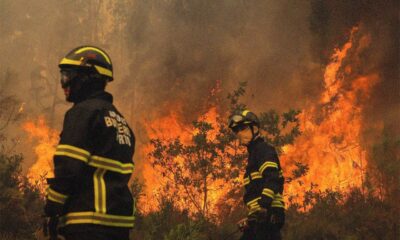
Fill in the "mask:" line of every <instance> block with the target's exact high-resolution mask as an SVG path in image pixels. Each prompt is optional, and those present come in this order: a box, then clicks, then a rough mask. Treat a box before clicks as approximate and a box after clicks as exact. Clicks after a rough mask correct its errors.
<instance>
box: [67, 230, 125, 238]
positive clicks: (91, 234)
mask: <svg viewBox="0 0 400 240" xmlns="http://www.w3.org/2000/svg"><path fill="white" fill-rule="evenodd" d="M64 237H65V240H129V231H128V230H126V231H116V232H96V231H87V232H86V231H85V232H74V233H68V234H65V235H64Z"/></svg>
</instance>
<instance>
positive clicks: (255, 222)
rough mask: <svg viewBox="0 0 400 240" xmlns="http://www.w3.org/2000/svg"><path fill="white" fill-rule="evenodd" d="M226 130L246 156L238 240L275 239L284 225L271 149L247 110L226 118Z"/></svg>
mask: <svg viewBox="0 0 400 240" xmlns="http://www.w3.org/2000/svg"><path fill="white" fill-rule="evenodd" d="M228 124H229V128H231V129H232V131H233V132H234V133H235V134H236V136H237V137H238V139H239V141H240V144H242V145H245V146H246V147H247V150H248V153H249V156H248V160H247V166H246V172H245V174H244V178H243V179H244V181H243V182H244V188H245V194H244V196H243V200H244V202H245V204H246V205H247V208H248V216H247V217H246V218H245V219H243V220H241V221H240V222H239V228H240V229H241V230H242V231H243V235H242V237H241V240H279V239H281V235H280V229H281V228H282V226H283V224H284V222H285V212H284V207H285V206H284V202H283V198H282V194H283V184H284V178H283V176H282V168H281V165H280V162H279V158H278V155H277V153H276V151H275V149H274V148H273V147H272V146H271V145H269V144H267V143H266V142H265V141H264V139H263V138H262V137H261V136H260V133H259V127H260V126H259V125H260V124H259V120H258V118H257V116H256V115H255V114H254V113H252V112H250V111H249V110H244V111H237V112H235V113H234V114H232V115H231V116H230V118H229V123H228Z"/></svg>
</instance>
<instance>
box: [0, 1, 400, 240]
mask: <svg viewBox="0 0 400 240" xmlns="http://www.w3.org/2000/svg"><path fill="white" fill-rule="evenodd" d="M398 13H399V3H398V1H390V0H389V1H365V0H357V1H342V0H336V1H333V0H328V1H323V0H308V1H289V0H283V1H272V0H267V1H263V0H251V1H241V0H238V1H230V0H221V1H211V0H210V1H209V0H186V1H185V0H168V1H165V0H155V1H142V0H135V1H133V0H132V1H128V0H120V1H112V0H86V1H80V0H75V1H64V0H62V1H51V0H38V1H22V0H14V1H11V0H0V36H1V37H0V53H1V56H2V58H0V144H1V148H0V238H1V239H43V237H42V236H41V234H40V232H41V228H42V217H41V216H42V209H43V194H42V191H43V187H44V186H43V179H44V178H45V177H48V175H46V174H49V172H50V169H51V155H52V149H54V146H55V144H57V138H58V133H59V131H60V130H61V126H62V120H63V114H64V112H65V111H66V110H67V109H68V108H70V107H71V105H69V104H67V103H65V101H64V99H63V93H62V91H61V89H60V86H59V73H58V67H57V64H58V62H59V60H60V59H61V58H62V57H63V56H64V55H65V54H66V53H67V52H68V51H69V50H70V49H72V48H74V47H76V46H79V45H95V46H99V47H101V48H103V49H105V50H106V52H108V53H109V55H110V56H111V58H112V60H113V64H114V73H115V80H114V81H113V82H111V83H110V84H109V86H108V89H109V91H110V92H111V93H112V94H113V95H114V97H115V104H116V106H117V107H118V108H119V109H120V111H121V112H122V113H123V114H124V116H125V118H126V119H127V120H128V121H129V123H130V125H131V126H132V128H133V130H134V132H135V134H136V137H137V140H138V142H137V145H136V153H135V157H134V161H135V166H136V167H135V172H134V175H133V176H132V181H131V183H130V186H131V189H132V192H133V193H134V195H135V197H136V199H137V205H136V207H137V213H136V215H137V218H136V219H137V220H136V227H135V229H134V230H133V232H132V239H165V240H167V239H182V240H183V239H216V240H223V239H238V237H239V233H235V231H236V230H237V229H236V222H237V221H238V220H239V219H241V218H242V217H243V216H245V214H246V213H245V212H246V211H245V208H244V206H243V203H242V202H241V195H242V191H243V189H242V187H241V181H242V178H241V177H242V171H243V166H244V164H245V158H246V154H245V151H244V149H243V148H240V147H239V146H238V145H237V142H236V141H235V140H234V138H233V136H232V134H231V133H230V132H229V131H228V129H226V118H227V117H228V115H229V113H230V112H231V111H232V110H233V109H238V108H239V109H242V108H244V107H248V108H250V109H251V110H253V111H254V112H255V113H257V114H258V115H259V116H260V119H261V122H262V130H263V131H262V132H263V134H264V136H265V138H266V140H267V141H269V142H270V143H271V144H272V145H274V146H275V147H276V148H277V149H278V150H279V154H280V158H281V162H282V164H283V166H284V175H285V177H286V188H285V189H286V191H285V196H284V197H285V201H286V208H287V223H286V225H285V227H284V229H283V236H284V238H285V239H396V238H398V236H400V223H399V218H398V216H399V214H400V208H399V206H398V199H400V189H399V187H400V179H399V173H400V159H399V158H400V127H399V125H398V119H400V104H399V103H400V79H399V76H400V75H399V69H400V68H399V66H400V65H399V58H400V54H399V53H400V51H399V50H400V49H399V41H398V39H399V29H400V28H399V27H400V26H399V18H398ZM166 223H168V224H166Z"/></svg>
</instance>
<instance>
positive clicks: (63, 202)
mask: <svg viewBox="0 0 400 240" xmlns="http://www.w3.org/2000/svg"><path fill="white" fill-rule="evenodd" d="M112 100H113V98H112V95H111V94H109V93H107V92H104V91H101V92H97V93H95V94H92V95H91V96H90V97H88V98H86V99H85V100H83V101H81V102H79V103H75V105H74V106H73V107H72V108H71V109H70V110H68V111H67V113H66V115H65V119H64V125H63V130H62V133H61V135H60V142H59V144H58V146H57V148H56V152H55V154H54V174H55V177H54V178H52V179H49V180H48V183H49V188H48V189H47V200H48V202H51V203H52V204H57V205H60V206H62V208H61V209H62V212H61V213H60V215H61V217H60V225H61V228H62V229H63V230H64V231H65V232H73V231H75V232H76V231H79V230H80V229H87V228H92V227H93V226H95V227H99V228H102V229H105V228H108V229H109V228H111V229H115V228H124V229H127V228H132V227H133V224H134V210H135V208H134V201H133V198H132V195H131V193H130V191H129V188H128V186H127V184H128V181H129V179H130V176H131V173H132V171H133V168H134V164H133V162H132V157H133V153H134V146H135V137H134V134H133V132H132V130H131V129H130V127H129V126H128V124H127V122H126V120H125V119H124V117H123V116H122V115H121V114H120V113H119V112H118V110H117V109H116V108H115V107H114V105H113V104H112Z"/></svg>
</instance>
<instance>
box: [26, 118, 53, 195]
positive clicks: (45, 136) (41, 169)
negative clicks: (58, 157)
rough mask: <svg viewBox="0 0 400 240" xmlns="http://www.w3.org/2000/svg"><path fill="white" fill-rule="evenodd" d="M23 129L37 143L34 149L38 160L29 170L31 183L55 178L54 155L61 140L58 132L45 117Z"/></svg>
mask: <svg viewBox="0 0 400 240" xmlns="http://www.w3.org/2000/svg"><path fill="white" fill-rule="evenodd" d="M22 128H23V129H24V131H25V132H27V133H28V134H29V137H30V139H31V140H32V139H35V140H36V141H37V145H36V146H35V147H34V151H35V155H36V160H35V162H34V164H33V165H32V166H31V167H30V168H29V170H28V175H27V176H28V179H29V181H30V182H31V183H37V182H40V181H42V180H43V178H51V177H53V176H54V175H53V155H54V152H55V150H56V145H57V143H58V140H59V137H58V132H57V131H55V130H53V129H51V128H49V127H48V126H47V124H46V120H45V118H44V117H39V118H38V119H37V121H27V122H25V123H23V125H22ZM42 190H43V189H42Z"/></svg>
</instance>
